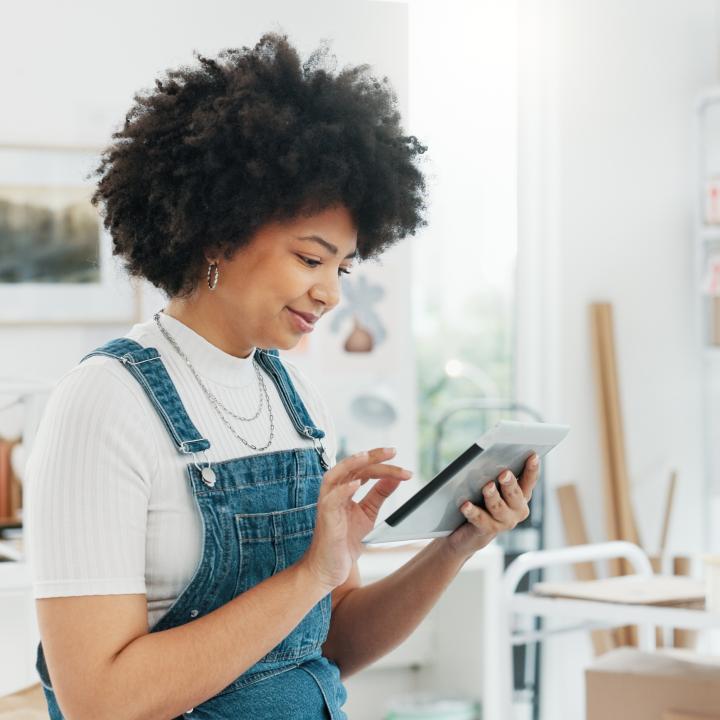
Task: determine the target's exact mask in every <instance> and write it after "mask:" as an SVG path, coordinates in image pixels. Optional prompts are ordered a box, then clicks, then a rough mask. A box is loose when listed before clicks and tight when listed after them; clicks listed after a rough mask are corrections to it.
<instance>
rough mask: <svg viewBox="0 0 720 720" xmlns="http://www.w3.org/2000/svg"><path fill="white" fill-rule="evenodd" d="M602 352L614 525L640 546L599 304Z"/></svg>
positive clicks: (608, 327) (608, 308) (604, 312)
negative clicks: (616, 522) (616, 513)
mask: <svg viewBox="0 0 720 720" xmlns="http://www.w3.org/2000/svg"><path fill="white" fill-rule="evenodd" d="M599 316H600V329H601V340H602V352H603V356H604V362H605V363H606V373H607V375H606V378H605V379H606V382H607V389H606V394H607V399H608V425H609V436H610V451H611V452H610V457H611V461H612V463H613V469H612V477H613V485H614V490H615V498H616V503H615V507H616V509H617V512H618V526H619V531H620V539H621V540H629V541H630V542H632V543H635V544H636V545H639V544H640V539H639V537H638V531H637V526H636V524H635V517H634V514H633V511H632V502H631V499H630V481H629V478H628V472H627V460H626V454H625V438H624V431H623V421H622V411H621V407H620V382H619V379H618V370H617V362H616V353H615V338H614V328H613V312H612V305H610V304H609V303H601V304H600V305H599Z"/></svg>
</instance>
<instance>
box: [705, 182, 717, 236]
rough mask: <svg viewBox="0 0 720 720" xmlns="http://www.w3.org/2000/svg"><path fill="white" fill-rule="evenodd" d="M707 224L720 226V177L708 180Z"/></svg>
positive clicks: (706, 198)
mask: <svg viewBox="0 0 720 720" xmlns="http://www.w3.org/2000/svg"><path fill="white" fill-rule="evenodd" d="M705 222H706V223H707V224H708V225H720V175H713V176H712V177H709V178H708V179H707V183H706V188H705Z"/></svg>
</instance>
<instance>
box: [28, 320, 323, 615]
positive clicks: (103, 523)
mask: <svg viewBox="0 0 720 720" xmlns="http://www.w3.org/2000/svg"><path fill="white" fill-rule="evenodd" d="M161 322H162V323H163V325H164V327H165V328H166V329H167V330H168V331H169V332H170V334H171V335H172V336H173V337H174V339H175V340H176V341H177V343H178V345H179V346H180V347H181V348H182V350H183V352H184V353H185V354H186V355H187V356H188V358H189V359H190V361H191V363H192V365H193V366H194V368H195V370H196V371H197V372H198V374H199V375H200V377H201V378H202V381H203V383H204V384H205V386H206V387H207V389H208V390H209V391H210V392H211V393H213V394H215V395H216V396H217V397H218V398H219V399H220V400H221V402H222V403H223V404H224V405H225V406H226V407H228V408H229V409H230V410H232V411H233V412H235V413H237V414H238V415H241V416H243V417H249V416H252V415H253V414H254V413H255V411H256V409H257V405H258V399H259V392H260V390H259V388H258V383H257V378H256V375H255V370H254V368H253V363H252V355H251V356H250V357H248V358H237V357H234V356H232V355H228V354H227V353H225V352H223V351H222V350H220V349H218V348H217V347H215V346H214V345H212V344H210V343H209V342H207V341H206V340H205V339H204V338H203V337H201V336H200V335H198V334H197V333H195V332H194V331H193V330H191V329H190V328H188V327H187V326H185V325H183V324H182V323H181V322H179V321H178V320H175V319H174V318H172V317H169V316H167V315H162V316H161ZM127 337H129V338H132V339H133V340H136V341H137V342H138V343H140V344H141V345H143V346H146V347H155V348H157V349H158V351H159V353H160V356H161V358H162V360H163V363H164V364H165V366H166V368H167V371H168V374H169V375H170V378H171V379H172V381H173V383H174V384H175V387H176V388H177V391H178V394H179V396H180V399H181V400H182V402H183V404H184V405H185V408H186V410H187V412H188V414H189V416H190V419H191V420H192V421H193V423H194V425H195V427H196V428H197V429H198V430H199V432H200V433H201V434H202V436H203V437H206V438H207V439H208V440H209V441H210V443H211V448H210V449H209V450H208V451H207V456H208V459H209V460H210V461H211V462H214V461H222V460H228V459H231V458H237V457H244V456H247V455H250V454H253V453H254V452H255V451H253V450H251V449H250V448H248V447H247V446H246V445H244V444H243V443H242V442H241V441H239V440H238V439H237V438H236V437H235V436H234V435H233V433H232V432H231V431H230V430H228V428H227V427H226V426H225V424H224V423H223V422H222V420H221V419H220V417H218V414H217V413H216V411H215V410H214V408H213V406H212V404H211V403H210V401H209V400H208V398H207V397H206V395H205V394H204V392H203V391H202V389H201V387H200V386H199V384H198V382H197V380H196V379H195V377H194V376H193V375H192V373H191V371H190V369H189V368H188V366H187V365H186V363H185V361H184V360H182V358H181V357H180V356H179V355H178V353H177V352H176V351H175V350H174V349H173V347H172V346H171V345H170V344H169V343H168V341H167V340H166V339H165V338H164V337H163V336H162V334H161V333H160V331H159V329H158V327H157V325H156V324H155V322H154V321H152V320H150V321H148V322H146V323H142V324H138V325H135V326H134V327H133V328H132V330H131V331H130V332H129V333H128V334H127ZM283 363H284V364H285V366H286V368H287V370H288V372H289V374H290V377H291V379H292V381H293V384H294V385H295V388H296V390H297V392H298V394H299V395H300V397H301V398H302V399H303V402H304V403H305V406H306V407H307V410H308V412H309V413H310V416H311V417H312V419H313V421H314V422H315V424H316V425H317V426H318V427H320V428H321V429H323V430H324V431H325V433H326V437H325V439H324V440H323V444H324V445H325V449H326V451H327V453H328V456H329V458H330V462H331V464H334V463H335V453H336V439H335V431H334V427H333V424H332V420H331V418H330V416H329V414H328V412H327V409H326V407H325V405H324V403H323V402H322V400H321V398H320V397H319V395H318V393H317V391H316V389H315V388H314V386H313V385H312V384H311V383H310V382H309V381H308V379H307V378H306V377H305V376H304V375H303V373H301V372H300V371H299V370H298V369H297V368H296V367H295V366H294V365H293V364H291V363H290V362H288V361H287V360H286V359H284V358H283ZM263 377H264V379H265V384H266V386H267V389H268V394H269V397H270V404H271V407H272V410H273V416H274V425H275V435H274V439H273V442H272V445H271V446H270V447H269V448H268V449H267V450H265V451H264V452H274V451H277V450H287V449H290V448H300V447H303V448H304V447H312V441H311V440H309V439H308V438H305V437H302V436H301V435H299V434H298V433H297V431H296V430H295V428H294V426H293V425H292V423H291V421H290V418H289V417H288V414H287V411H286V410H285V407H284V405H283V404H282V401H281V399H280V396H279V395H278V391H277V388H276V386H275V383H274V382H273V381H272V380H271V379H270V377H269V376H267V375H265V374H264V373H263ZM230 421H231V424H232V425H233V427H235V429H236V430H237V432H238V433H239V434H240V435H241V436H242V437H244V438H245V439H246V440H248V441H249V442H250V443H252V444H253V445H256V446H258V447H261V446H262V445H264V444H265V443H266V442H267V439H268V436H269V431H270V422H269V415H268V412H267V408H266V407H263V411H262V413H261V414H260V416H259V417H258V418H257V419H256V420H254V421H252V422H249V423H248V422H240V421H237V420H235V419H233V418H230ZM188 462H189V459H188V456H186V455H181V454H180V453H179V452H178V451H177V449H176V448H175V446H174V444H173V442H172V440H171V439H170V436H169V434H168V431H167V429H166V428H165V426H164V424H163V423H162V421H161V420H160V417H159V416H158V414H157V411H156V410H155V407H154V406H153V405H152V403H151V402H150V400H149V399H148V398H147V396H146V395H145V392H144V391H143V389H142V387H141V386H140V384H139V383H138V382H137V380H135V378H134V377H133V376H132V375H131V374H130V373H129V372H128V370H127V369H126V368H125V367H124V366H123V365H122V363H120V362H119V361H117V360H115V359H113V358H108V357H102V356H94V357H92V358H88V359H87V360H85V361H84V362H82V363H80V364H79V365H77V366H76V367H75V368H73V369H72V370H71V371H70V372H68V373H67V374H66V375H65V376H64V377H63V378H62V379H61V380H60V382H59V384H58V385H57V387H56V388H55V390H54V392H53V393H52V395H51V397H50V399H49V401H48V405H47V407H46V409H45V413H44V415H43V418H42V421H41V423H40V428H39V430H38V433H37V436H36V439H35V444H34V447H33V450H32V453H31V456H30V458H29V461H28V466H27V473H26V478H27V480H26V492H27V495H26V536H27V544H28V556H29V559H30V562H31V565H32V569H33V573H34V592H35V597H37V598H46V597H57V596H68V595H110V594H123V593H144V594H145V595H146V597H147V603H148V624H149V625H150V626H152V625H153V624H154V623H155V621H156V620H158V619H159V618H160V617H161V616H162V615H163V614H164V612H165V611H166V610H167V609H168V608H169V607H170V605H171V604H172V603H173V602H174V601H175V599H176V598H177V597H178V595H179V594H180V593H181V592H182V590H183V589H184V588H185V587H186V586H187V584H188V583H189V582H190V580H191V578H192V576H193V574H194V571H195V569H196V567H197V565H198V563H199V562H200V554H201V551H202V536H201V531H202V520H201V519H200V515H199V513H198V510H197V507H196V505H195V502H194V500H193V496H192V493H191V490H190V486H189V481H188V478H187V474H186V466H187V464H188Z"/></svg>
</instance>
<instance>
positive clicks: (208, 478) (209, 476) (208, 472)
mask: <svg viewBox="0 0 720 720" xmlns="http://www.w3.org/2000/svg"><path fill="white" fill-rule="evenodd" d="M200 475H201V476H202V481H203V482H204V483H205V484H206V485H207V486H208V487H210V488H211V487H215V483H216V482H217V478H216V477H215V471H214V470H213V469H212V468H211V467H204V468H203V469H202V470H201V471H200Z"/></svg>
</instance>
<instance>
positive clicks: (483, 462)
mask: <svg viewBox="0 0 720 720" xmlns="http://www.w3.org/2000/svg"><path fill="white" fill-rule="evenodd" d="M569 430H570V428H569V427H568V426H567V425H550V424H548V423H537V422H513V421H510V420H502V421H501V422H499V423H498V424H497V425H495V427H493V428H492V429H490V430H488V431H487V432H486V433H485V434H483V436H482V437H481V438H480V439H479V440H478V441H477V442H475V443H473V444H472V445H471V446H470V447H469V448H468V449H467V450H465V452H463V453H462V454H461V455H459V456H458V457H457V458H455V460H453V461H452V462H451V463H450V464H449V465H448V466H447V467H446V468H445V469H444V470H442V471H441V472H440V473H439V474H438V475H436V476H435V477H434V478H433V479H432V480H431V481H430V482H429V483H428V484H427V485H425V486H423V487H422V488H421V489H420V490H418V491H417V492H416V493H415V494H414V495H413V496H412V497H410V498H409V499H408V500H407V501H406V502H405V503H403V505H401V506H400V507H399V508H398V509H397V510H395V512H393V513H392V514H390V515H388V517H387V518H385V522H383V523H381V524H379V525H378V526H377V527H375V528H374V529H373V530H371V531H370V532H369V533H368V534H367V535H366V536H365V537H364V538H363V540H362V541H363V543H366V544H372V543H384V542H397V541H401V540H425V539H428V538H435V537H443V536H444V535H449V534H450V533H451V532H452V531H453V530H455V529H457V528H458V527H460V525H462V524H463V523H464V522H465V520H466V519H465V516H464V515H463V514H462V513H461V512H460V510H459V508H460V506H461V505H462V504H463V503H464V502H465V501H466V500H470V502H472V503H474V504H475V505H479V506H481V507H485V503H484V498H483V494H482V488H483V486H484V485H485V484H487V483H488V482H489V481H490V480H494V481H495V484H496V485H498V487H499V484H498V481H497V478H498V476H499V475H500V474H502V472H503V471H505V470H510V471H511V472H512V473H513V475H515V477H517V478H520V475H521V474H522V470H523V468H524V466H525V461H526V460H527V459H528V458H529V457H530V456H531V455H532V454H533V453H537V454H538V456H539V457H541V458H542V457H543V456H545V455H547V453H548V452H550V450H552V449H553V448H554V447H555V446H556V445H557V444H558V443H559V442H560V441H561V440H562V439H563V438H564V437H565V436H566V435H567V434H568V431H569Z"/></svg>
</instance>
